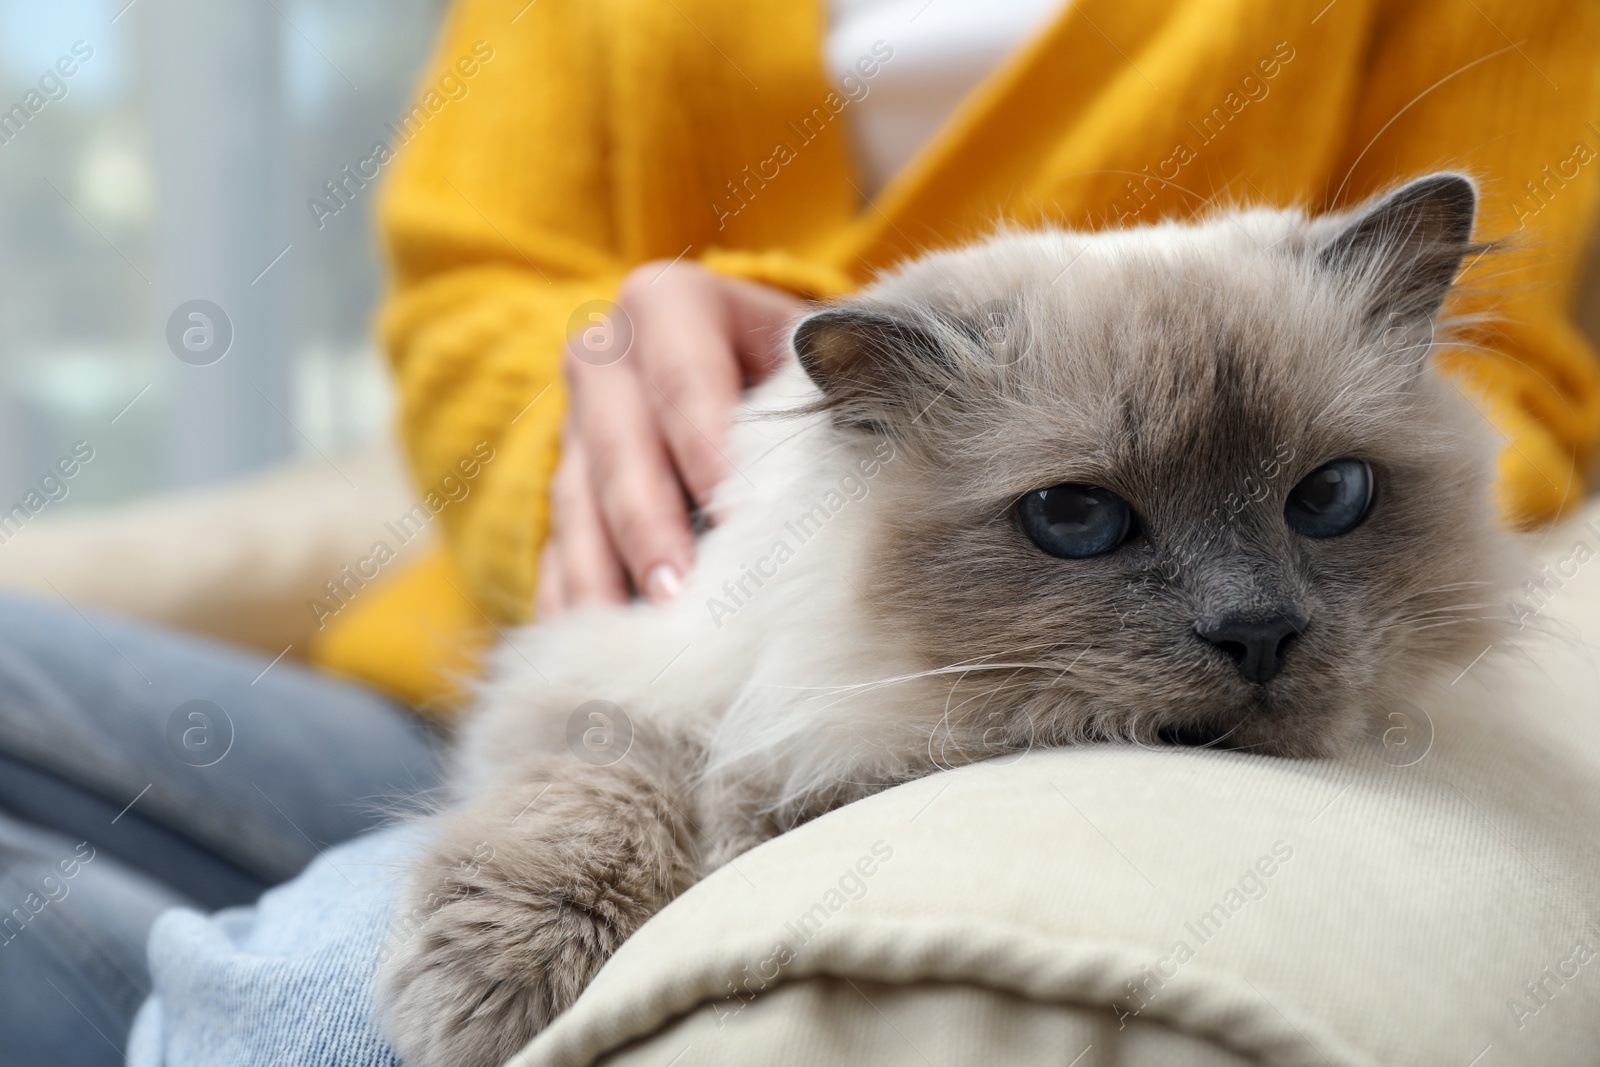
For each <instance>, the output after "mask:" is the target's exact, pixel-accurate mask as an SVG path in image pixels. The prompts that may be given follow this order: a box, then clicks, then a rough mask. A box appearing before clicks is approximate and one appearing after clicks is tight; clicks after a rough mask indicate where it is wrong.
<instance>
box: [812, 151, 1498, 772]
mask: <svg viewBox="0 0 1600 1067" xmlns="http://www.w3.org/2000/svg"><path fill="white" fill-rule="evenodd" d="M1473 204H1474V197H1473V193H1472V186H1471V183H1470V182H1468V181H1467V180H1466V179H1463V178H1460V177H1458V176H1454V175H1436V176H1433V177H1430V178H1426V179H1422V180H1419V181H1418V182H1414V183H1412V184H1411V185H1408V186H1406V187H1404V188H1402V189H1400V190H1398V191H1397V192H1395V193H1393V194H1391V195H1390V196H1388V197H1386V198H1384V199H1381V200H1379V201H1376V202H1375V203H1373V204H1371V205H1369V206H1367V207H1366V208H1363V209H1360V210H1357V211H1355V212H1352V213H1349V214H1347V215H1343V216H1335V217H1324V218H1319V219H1313V220H1306V219H1298V220H1296V219H1291V218H1289V217H1287V216H1286V215H1285V214H1283V213H1280V212H1276V211H1259V212H1245V213H1232V214H1229V215H1226V216H1222V217H1220V218H1217V219H1214V220H1212V221H1210V222H1207V223H1203V224H1199V225H1175V224H1169V225H1166V226H1164V227H1159V228H1152V229H1145V230H1141V231H1132V232H1129V233H1120V234H1106V235H1100V236H1087V235H1079V234H1065V233H1043V234H1040V233H1026V234H1012V235H1007V236H1003V237H1000V238H997V239H995V240H993V241H991V242H988V243H986V244H982V245H978V246H974V247H972V248H968V249H964V250H960V251H956V252H950V253H942V254H938V255H934V256H930V257H926V258H924V259H922V260H919V261H917V262H914V263H912V264H910V265H908V266H906V267H905V268H903V269H902V270H901V271H900V272H898V273H896V274H895V275H892V276H891V277H889V278H887V279H886V280H884V281H882V282H880V283H879V284H877V285H875V286H874V287H873V288H872V289H871V290H869V291H868V293H867V294H866V295H865V296H864V298H862V299H860V300H858V301H856V302H853V303H849V304H845V305H841V306H837V307H834V308H831V309H828V310H827V311H824V312H822V313H820V314H819V315H817V316H815V317H813V318H812V319H810V320H807V322H806V323H803V324H802V325H801V327H800V328H799V330H798V331H797V335H796V345H797V348H798V350H799V352H800V357H801V362H802V365H803V366H804V367H805V368H806V370H807V371H808V372H809V373H810V374H811V376H812V378H813V379H814V380H815V381H816V383H817V384H818V386H819V387H820V388H821V390H822V399H821V400H820V401H819V404H818V406H819V407H821V408H823V409H825V410H827V411H828V412H829V413H830V414H831V416H832V417H833V419H834V421H835V425H836V426H837V427H838V431H837V432H838V434H839V435H840V445H841V447H846V448H851V447H867V446H868V443H869V442H870V441H872V440H875V439H876V438H878V437H880V436H887V437H890V438H892V439H893V440H894V441H895V445H896V449H897V455H898V456H899V457H900V458H899V459H897V461H896V464H895V466H894V468H893V470H886V472H885V475H884V477H883V480H882V484H881V489H880V490H875V491H877V492H880V494H881V495H880V498H879V508H880V510H879V512H878V514H880V516H881V521H880V522H879V523H878V528H877V530H876V533H875V537H876V543H875V549H874V551H875V559H876V563H875V565H874V566H873V567H872V568H871V571H870V577H869V585H870V588H869V589H867V590H865V592H866V593H867V595H868V596H869V597H870V598H871V599H872V601H873V603H874V604H876V605H879V606H881V607H883V608H884V610H885V611H886V613H887V615H888V616H889V619H888V621H889V622H892V624H893V625H894V626H895V627H897V628H898V629H899V630H900V631H902V632H903V633H905V634H906V635H907V636H908V638H909V639H910V640H911V642H912V643H913V644H914V645H915V646H916V647H917V649H918V650H919V652H920V653H921V654H922V655H923V656H925V657H926V658H928V659H929V660H931V661H932V662H934V663H935V664H936V665H938V666H952V665H958V664H972V663H1009V664H1015V665H1016V666H1015V669H1014V670H1009V671H1007V672H997V671H993V670H983V671H975V672H973V673H971V674H970V675H962V676H956V675H952V676H951V677H955V678H957V679H958V680H957V681H955V682H953V683H951V684H952V685H953V686H954V688H953V690H952V695H951V697H950V706H951V707H952V708H954V709H957V710H956V711H954V712H953V713H952V716H951V723H950V729H951V730H952V731H961V730H966V731H968V734H967V736H969V737H970V738H972V739H977V738H982V739H984V740H983V741H982V742H981V743H980V742H979V741H977V740H973V741H972V742H971V743H972V744H974V745H979V744H988V745H998V746H1000V747H1006V746H1012V747H1021V746H1025V745H1028V744H1050V743H1065V742H1070V741H1077V740H1084V739H1093V738H1110V737H1131V738H1136V739H1140V740H1146V741H1161V740H1167V741H1174V742H1181V743H1207V744H1220V745H1225V746H1227V747H1233V748H1243V749H1249V750H1252V751H1264V752H1271V753H1279V754H1289V755H1314V754H1320V753H1326V752H1329V751H1331V750H1332V749H1333V748H1334V747H1335V746H1336V744H1337V743H1338V741H1339V740H1340V739H1342V738H1345V737H1348V736H1349V735H1350V734H1352V733H1353V732H1354V731H1356V730H1357V729H1359V726H1360V722H1361V720H1362V716H1363V714H1364V709H1365V708H1366V707H1368V706H1369V705H1371V704H1373V703H1375V702H1376V701H1378V700H1381V699H1382V698H1384V697H1385V696H1386V695H1389V694H1391V693H1393V692H1396V691H1400V690H1406V689H1408V688H1410V687H1411V686H1413V685H1414V684H1415V681H1416V679H1417V678H1419V677H1422V676H1426V675H1430V674H1438V673H1440V672H1441V671H1443V670H1445V669H1447V667H1448V665H1450V664H1452V663H1454V664H1456V665H1457V667H1459V664H1460V663H1464V662H1465V661H1467V660H1470V659H1471V658H1472V657H1473V656H1474V655H1476V654H1478V653H1479V652H1480V651H1481V650H1482V649H1483V648H1484V647H1485V645H1487V644H1488V643H1489V642H1490V641H1492V640H1493V639H1494V637H1493V634H1494V632H1495V627H1496V625H1497V624H1496V623H1495V622H1494V621H1493V620H1491V619H1489V618H1487V617H1486V615H1487V614H1488V613H1486V612H1485V611H1484V610H1483V604H1485V603H1488V602H1493V601H1494V597H1493V596H1491V595H1489V592H1490V589H1491V588H1492V587H1493V586H1495V585H1497V584H1499V583H1501V582H1503V581H1504V571H1505V563H1504V560H1505V559H1506V558H1508V557H1507V554H1506V552H1505V544H1506V536H1507V535H1506V534H1505V533H1504V532H1503V531H1501V530H1500V528H1499V527H1498V525H1497V523H1496V519H1495V515H1494V510H1493V506H1492V504H1491V502H1490V497H1489V493H1488V489H1489V484H1490V480H1491V469H1492V462H1491V461H1492V454H1493V448H1494V439H1493V437H1492V435H1491V433H1490V432H1489V431H1488V430H1487V428H1486V427H1485V426H1484V424H1483V421H1482V419H1481V417H1480V416H1479V415H1478V413H1477V412H1476V410H1475V409H1473V408H1472V407H1471V405H1470V404H1468V403H1467V402H1466V401H1465V400H1464V399H1463V397H1462V396H1461V395H1460V394H1459V392H1458V391H1457V390H1456V389H1455V388H1454V386H1452V385H1451V384H1449V383H1448V382H1445V381H1443V380H1442V379H1440V378H1439V377H1437V375H1436V373H1435V372H1434V370H1433V369H1432V367H1431V365H1430V364H1429V361H1428V360H1427V359H1426V358H1425V357H1426V355H1427V354H1428V352H1430V351H1431V350H1432V346H1433V344H1434V343H1435V341H1436V339H1442V338H1444V337H1446V336H1447V335H1448V331H1447V329H1446V327H1445V326H1443V325H1441V324H1440V323H1439V322H1437V321H1436V320H1437V318H1438V313H1439V309H1440V307H1441V304H1442V303H1443V301H1444V299H1445V297H1446V295H1447V293H1448V290H1449V287H1450V285H1451V282H1452V280H1453V278H1454V275H1455V272H1456V270H1457V268H1458V266H1459V265H1460V263H1461V261H1462V258H1463V257H1464V256H1465V255H1467V254H1469V253H1472V252H1475V251H1476V250H1478V249H1480V248H1481V247H1482V246H1479V245H1475V244H1473V243H1472V242H1471V231H1472V214H1473ZM1067 263H1074V265H1073V266H1072V267H1071V268H1070V269H1069V270H1067V271H1066V272H1065V273H1063V269H1062V268H1063V265H1064V264H1067ZM974 322H977V323H979V324H980V325H981V324H983V323H989V324H990V325H991V326H994V324H997V323H998V324H1000V326H1003V329H999V327H995V329H999V332H998V334H997V333H996V332H995V329H979V328H973V327H972V325H971V324H972V323H974ZM1018 337H1022V338H1026V344H1025V345H1024V346H1022V347H1021V350H1020V352H1019V351H1018V350H1017V346H1016V345H1014V344H1013V343H1012V340H1013V339H1015V338H1018ZM1397 337H1398V338H1399V342H1397V341H1396V338H1397ZM997 338H998V339H997ZM996 345H1000V346H1002V347H1003V348H1005V351H1004V352H1003V353H1002V354H1003V355H1004V358H1000V357H999V355H997V353H996V352H995V351H993V349H994V348H995V346H996Z"/></svg>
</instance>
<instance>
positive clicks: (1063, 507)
mask: <svg viewBox="0 0 1600 1067" xmlns="http://www.w3.org/2000/svg"><path fill="white" fill-rule="evenodd" d="M1017 519H1018V520H1019V521H1020V522H1021V523H1022V529H1023V530H1024V531H1025V532H1026V533H1027V535H1028V536H1029V537H1031V538H1032V539H1033V543H1034V544H1036V545H1038V546H1039V547H1040V548H1042V549H1043V550H1044V551H1046V552H1048V553H1050V554H1051V555H1052V556H1059V557H1061V558H1062V559H1088V558H1089V557H1090V556H1098V555H1101V554H1103V553H1106V552H1110V551H1111V550H1112V549H1113V548H1116V547H1117V546H1118V545H1120V544H1122V542H1124V541H1126V540H1127V539H1128V534H1129V533H1130V532H1131V531H1132V529H1133V509H1132V508H1130V507H1128V502H1127V501H1126V500H1124V499H1122V498H1121V497H1120V496H1118V495H1117V494H1115V493H1113V492H1112V491H1111V490H1109V489H1102V488H1100V487H1099V486H1097V485H1077V484H1075V483H1071V482H1069V483H1067V484H1064V485H1053V486H1051V487H1050V488H1048V489H1036V490H1034V491H1033V492H1031V493H1028V494H1027V495H1026V496H1024V497H1023V498H1022V499H1021V500H1019V501H1017Z"/></svg>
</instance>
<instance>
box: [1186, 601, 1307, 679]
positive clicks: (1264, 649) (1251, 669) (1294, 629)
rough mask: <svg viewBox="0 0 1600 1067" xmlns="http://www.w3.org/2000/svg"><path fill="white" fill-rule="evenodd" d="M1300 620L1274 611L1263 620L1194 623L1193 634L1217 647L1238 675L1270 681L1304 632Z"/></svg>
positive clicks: (1235, 617) (1233, 618)
mask: <svg viewBox="0 0 1600 1067" xmlns="http://www.w3.org/2000/svg"><path fill="white" fill-rule="evenodd" d="M1305 626H1306V620H1305V618H1304V617H1300V618H1290V617H1289V616H1288V615H1286V614H1284V613H1283V612H1277V613H1275V614H1273V615H1271V616H1269V617H1267V618H1259V617H1257V618H1245V617H1244V616H1241V615H1230V616H1226V617H1224V618H1222V619H1219V620H1217V621H1215V622H1198V623H1196V624H1195V632H1196V633H1198V634H1199V635H1200V636H1201V637H1203V638H1205V639H1206V640H1207V641H1210V642H1211V643H1212V644H1213V645H1216V646H1217V647H1218V648H1220V649H1221V650H1222V651H1223V653H1224V654H1226V655H1227V656H1228V658H1229V659H1231V660H1233V663H1234V666H1236V667H1238V668H1239V673H1240V674H1242V675H1244V676H1245V677H1246V678H1248V679H1250V680H1251V681H1252V682H1256V683H1259V684H1265V683H1267V682H1270V681H1271V680H1272V679H1273V678H1274V677H1275V676H1276V675H1277V673H1278V672H1279V671H1280V670H1282V669H1283V656H1284V653H1285V652H1286V651H1288V648H1289V643H1290V642H1291V641H1293V640H1294V639H1295V638H1296V637H1298V636H1299V634H1300V631H1302V630H1304V629H1305Z"/></svg>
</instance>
